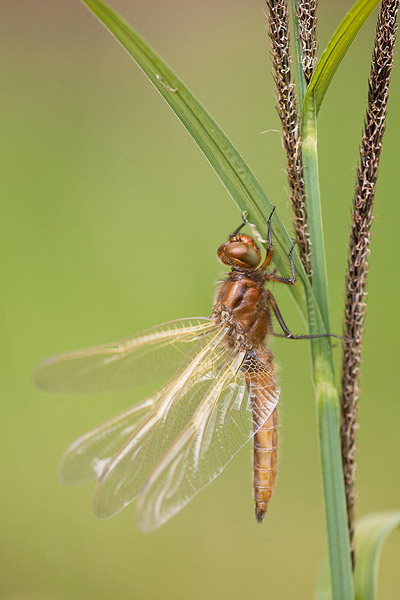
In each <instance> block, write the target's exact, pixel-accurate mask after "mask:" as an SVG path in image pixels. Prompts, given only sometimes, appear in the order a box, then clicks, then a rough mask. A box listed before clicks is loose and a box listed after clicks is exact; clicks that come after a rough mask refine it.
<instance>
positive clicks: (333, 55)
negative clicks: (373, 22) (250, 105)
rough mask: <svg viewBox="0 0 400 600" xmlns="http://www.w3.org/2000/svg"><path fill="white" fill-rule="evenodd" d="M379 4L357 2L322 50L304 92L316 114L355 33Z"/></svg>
mask: <svg viewBox="0 0 400 600" xmlns="http://www.w3.org/2000/svg"><path fill="white" fill-rule="evenodd" d="M379 2H380V0H358V1H357V2H356V3H355V4H354V5H353V7H352V8H351V9H350V11H349V12H348V13H347V15H346V16H345V17H344V19H343V21H342V22H341V23H340V25H339V27H338V28H337V29H336V31H335V33H334V34H333V36H332V37H331V39H330V41H329V43H328V46H327V48H326V50H324V52H323V54H322V56H321V58H320V59H319V61H318V63H317V65H316V67H315V71H314V74H313V76H312V77H311V81H310V84H309V86H308V88H307V92H306V100H305V103H306V102H307V99H309V98H310V97H311V96H313V97H314V100H315V108H316V112H317V113H318V111H319V109H320V106H321V102H322V100H323V98H324V96H325V93H326V91H327V89H328V87H329V84H330V82H331V80H332V77H333V76H334V74H335V72H336V69H337V68H338V66H339V65H340V63H341V62H342V60H343V58H344V56H345V54H346V52H347V50H348V49H349V47H350V45H351V43H352V41H353V40H354V38H355V37H356V35H357V33H358V32H359V31H360V29H361V27H362V26H363V24H364V23H365V21H366V20H367V19H368V17H369V15H370V14H371V13H372V11H373V10H374V8H375V7H376V6H378V4H379Z"/></svg>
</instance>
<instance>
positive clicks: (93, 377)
mask: <svg viewBox="0 0 400 600" xmlns="http://www.w3.org/2000/svg"><path fill="white" fill-rule="evenodd" d="M217 327H218V326H217ZM215 328H216V325H215V323H214V322H213V321H211V320H210V319H207V318H202V317H199V318H194V319H179V320H176V321H170V322H169V323H164V324H163V325H160V326H158V327H153V328H151V329H147V330H146V331H143V332H142V333H139V334H137V335H135V336H133V337H131V338H127V339H126V340H123V341H121V342H115V343H111V344H105V345H103V346H96V347H93V348H86V349H85V350H77V351H75V352H69V353H66V354H59V355H57V356H54V357H51V358H48V359H46V360H44V361H43V362H42V363H41V364H40V365H39V367H38V368H37V370H36V374H35V381H36V384H37V385H38V386H39V387H40V388H41V389H44V390H46V391H50V392H64V393H72V392H97V391H110V390H124V389H131V388H133V387H137V386H139V385H143V384H145V383H148V382H154V381H163V380H164V381H166V380H167V379H168V378H169V377H171V376H172V375H173V373H174V372H175V370H176V368H177V367H178V366H179V364H180V363H181V361H182V359H183V358H184V357H185V355H186V354H187V353H188V351H189V350H190V345H191V344H193V343H194V342H196V341H197V340H198V339H199V338H200V337H201V336H203V335H205V334H206V333H208V332H209V331H211V330H213V329H215Z"/></svg>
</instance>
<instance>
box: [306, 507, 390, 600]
mask: <svg viewBox="0 0 400 600" xmlns="http://www.w3.org/2000/svg"><path fill="white" fill-rule="evenodd" d="M396 527H400V512H399V511H397V512H387V513H376V514H372V515H369V516H367V517H364V518H363V519H361V520H360V521H359V522H358V523H357V525H356V536H355V543H356V568H355V573H354V587H355V598H356V600H376V597H377V596H376V587H377V581H378V564H379V558H380V554H381V552H382V546H383V543H384V542H385V540H386V538H387V537H388V535H389V534H390V533H391V532H392V531H393V530H394V529H395V528H396ZM315 600H332V591H331V583H330V577H329V564H328V561H327V560H325V561H324V563H323V565H322V568H321V571H320V576H319V580H318V586H317V592H316V596H315Z"/></svg>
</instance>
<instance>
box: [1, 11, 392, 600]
mask: <svg viewBox="0 0 400 600" xmlns="http://www.w3.org/2000/svg"><path fill="white" fill-rule="evenodd" d="M350 5H351V3H350V2H336V3H330V2H328V1H327V0H322V1H321V3H320V9H319V35H320V40H321V43H320V47H323V46H324V44H325V43H326V41H327V40H328V38H329V35H330V33H331V32H332V31H333V29H334V27H335V26H336V24H337V23H338V22H339V21H340V18H341V16H342V15H343V14H344V12H345V11H346V10H347V9H348V8H349V7H350ZM113 6H114V7H115V8H116V9H118V10H119V11H120V12H122V13H123V14H124V16H125V17H126V18H127V19H128V20H129V21H130V22H131V23H132V24H133V25H134V26H135V27H136V28H137V29H138V30H139V31H140V32H141V33H142V34H143V35H144V36H145V37H147V39H148V40H149V41H150V42H151V43H152V45H153V46H155V47H156V48H157V50H158V51H159V52H160V53H161V54H162V55H163V56H164V57H165V58H166V60H167V61H168V62H169V64H170V65H171V66H172V67H173V68H174V69H175V70H176V71H177V72H178V73H179V74H180V75H181V76H182V77H183V78H184V80H185V81H186V83H187V84H188V85H189V86H190V87H191V88H192V90H193V91H194V92H195V93H196V94H197V96H198V97H199V98H200V100H201V101H202V102H203V103H204V104H205V106H206V107H207V108H208V109H209V110H210V112H211V113H212V114H213V115H214V117H215V118H216V119H217V121H218V122H219V123H220V125H221V126H222V127H223V129H224V130H225V131H226V132H227V133H228V135H229V136H230V138H231V139H232V140H233V142H234V143H235V144H236V145H237V147H238V148H239V149H240V151H241V152H242V153H243V155H244V156H245V158H246V159H247V160H248V162H249V163H250V165H251V167H252V168H253V169H254V171H255V172H256V174H257V176H258V177H259V179H260V181H261V182H262V184H263V185H264V187H265V190H266V191H267V193H268V195H269V197H270V199H271V201H272V202H273V203H274V204H277V206H278V211H279V214H280V216H281V218H283V219H284V220H285V222H286V224H287V225H288V227H290V215H289V210H288V200H287V195H288V194H287V184H286V180H285V173H284V156H283V152H282V149H281V141H280V136H279V134H278V133H276V132H274V131H270V132H269V133H264V134H263V135H260V132H262V131H265V130H274V129H278V128H279V123H278V118H277V115H276V111H275V108H274V105H275V98H274V92H273V87H272V79H271V75H270V71H271V66H270V62H269V57H268V44H267V40H266V31H265V18H264V15H263V3H262V2H252V3H250V4H249V3H243V2H240V1H239V0H223V1H221V2H218V3H214V2H211V1H210V0H206V2H203V3H201V5H199V3H198V2H195V1H194V0H188V1H187V2H185V3H182V2H178V1H177V0H170V1H168V2H160V1H157V0H114V1H113ZM1 9H2V10H1V13H2V16H1V21H0V29H1V36H0V45H1V51H0V62H1V67H2V69H1V72H2V84H1V88H2V92H1V95H0V103H1V110H0V123H1V132H2V135H1V138H2V144H1V150H0V152H1V165H2V177H1V183H0V186H1V197H2V200H1V209H0V210H1V219H0V227H1V237H0V246H1V250H0V252H1V261H0V262H1V267H0V268H1V289H2V292H1V294H0V314H1V328H2V335H1V338H2V344H1V350H0V352H1V354H2V356H1V364H2V378H1V379H2V385H1V389H2V419H1V420H2V434H1V447H2V450H1V454H2V459H1V465H2V466H1V468H2V491H1V515H2V517H1V536H0V545H1V556H0V565H1V566H0V571H1V576H0V581H1V583H0V586H1V587H0V590H1V592H0V595H1V597H2V598H13V599H14V598H15V599H17V598H23V599H25V600H27V599H38V598H44V599H55V600H56V599H60V600H63V599H68V600H69V599H72V598H74V599H82V600H83V599H93V598H113V599H115V600H120V599H127V598H148V599H155V598H165V599H170V598H171V599H172V598H174V599H176V600H183V599H187V598H191V599H200V598H205V597H207V598H229V599H230V600H236V599H242V598H255V597H256V595H257V597H259V596H260V595H261V597H266V598H267V597H268V598H273V599H286V598H312V596H313V591H314V586H315V581H316V578H317V574H318V571H319V567H320V564H321V561H322V559H323V557H324V555H325V552H326V538H325V525H324V517H323V503H322V494H321V479H320V468H319V454H318V439H317V431H316V424H315V410H314V399H313V391H312V385H311V382H310V360H309V349H308V345H307V343H306V342H290V341H286V340H277V341H276V342H274V349H275V353H276V359H277V362H278V363H279V365H280V378H281V380H282V384H283V393H282V399H281V403H280V424H281V427H280V463H279V475H278V483H277V487H276V491H275V494H274V497H273V500H272V503H271V505H270V508H269V511H268V514H267V517H266V519H265V521H264V523H263V525H262V526H259V525H257V524H256V522H255V518H254V514H253V504H252V490H251V448H250V445H249V446H248V447H246V448H245V449H244V450H242V452H240V453H239V455H238V456H237V457H236V458H235V460H234V461H233V462H232V463H231V464H230V465H229V466H228V468H227V469H226V470H225V471H224V473H223V474H222V475H221V477H219V478H218V479H217V480H216V481H215V483H214V484H213V485H211V486H209V487H208V488H207V489H206V490H204V491H203V492H202V493H201V494H200V495H199V496H197V497H196V498H195V499H194V501H193V502H191V503H190V504H189V505H188V507H187V508H186V509H185V510H184V511H182V512H181V513H180V514H179V515H178V516H177V517H175V518H174V519H173V520H171V521H170V522H169V523H168V524H167V525H165V526H164V527H162V528H161V529H160V530H158V531H156V532H155V533H153V534H150V535H145V534H142V533H141V532H140V531H138V530H137V529H136V527H135V522H134V507H133V506H131V507H129V508H128V509H127V510H125V511H123V512H122V513H121V514H119V515H118V516H116V517H115V518H113V519H111V520H109V521H99V520H97V519H96V518H95V516H94V515H93V513H92V509H91V494H92V486H90V485H88V486H83V487H77V488H68V487H63V486H62V485H61V484H60V483H59V482H58V480H57V476H56V468H57V463H58V461H59V458H60V456H61V454H62V452H63V451H64V449H65V448H66V446H67V445H68V444H69V443H70V442H71V441H72V440H73V439H74V438H76V437H78V436H79V435H80V434H82V433H84V432H86V431H87V430H89V429H90V428H92V427H93V426H94V425H96V424H98V423H100V422H102V421H103V420H106V419H107V418H109V417H111V416H112V415H114V414H116V413H117V412H118V411H120V410H122V409H123V408H124V407H126V406H129V404H131V403H132V402H134V401H135V400H138V399H140V397H141V394H140V392H132V393H124V394H111V395H98V396H91V397H66V396H65V397H61V396H60V397H55V396H46V395H45V394H42V393H40V392H39V391H37V390H36V389H35V388H34V385H33V383H32V373H33V371H34V369H35V365H36V364H37V363H38V362H39V361H40V360H41V359H42V358H43V357H45V356H47V355H49V354H54V353H55V352H59V351H63V350H69V349H74V348H79V347H85V346H89V345H93V344H97V343H102V342H106V341H111V340H115V339H119V338H122V337H125V336H127V335H129V334H131V333H134V332H136V331H139V330H141V329H144V328H146V327H149V326H151V325H154V324H157V323H161V322H163V321H166V320H169V319H174V318H178V317H181V316H197V315H206V316H207V315H209V314H210V311H211V303H212V296H213V284H214V281H215V280H216V279H217V278H218V277H219V275H220V273H221V271H222V270H223V269H222V268H221V265H219V264H218V262H217V259H216V248H217V246H218V245H219V244H220V243H221V242H222V241H223V240H224V239H225V237H226V235H227V234H228V232H230V231H231V230H232V229H233V228H234V227H236V226H237V225H238V223H239V221H240V216H239V214H238V212H237V210H236V209H235V207H234V205H233V202H232V201H231V200H230V198H229V197H228V195H227V194H226V192H225V191H224V189H223V187H222V186H221V184H220V183H219V181H218V179H217V178H216V177H215V175H214V173H213V172H212V170H211V169H210V168H209V166H208V164H207V163H206V161H205V160H204V158H203V157H202V156H201V154H200V153H199V151H198V149H197V148H196V146H195V145H194V143H193V142H192V141H191V139H190V138H189V136H188V135H187V134H186V132H185V131H184V130H183V128H182V127H181V126H180V124H179V123H178V121H177V120H176V118H175V117H174V115H173V114H172V112H171V111H170V110H169V109H168V107H167V106H166V105H165V104H164V103H163V102H162V101H161V99H160V97H159V96H158V94H156V93H155V91H154V89H152V87H151V85H150V84H149V83H148V82H147V81H146V79H145V78H144V76H143V75H142V74H141V73H140V71H139V70H138V69H137V68H136V66H135V65H134V63H133V62H132V61H131V60H130V58H129V57H128V56H127V55H126V54H125V53H124V52H123V51H122V49H121V48H120V47H119V46H118V45H117V44H116V43H115V42H114V41H113V39H112V38H111V37H110V35H109V34H108V33H107V32H106V31H105V30H104V29H103V28H102V27H101V26H100V24H99V23H98V22H96V20H95V19H94V18H93V17H92V16H91V15H90V14H89V12H88V11H87V10H86V9H85V8H84V7H83V6H82V5H81V4H80V3H79V2H78V0H76V1H74V0H70V1H66V0H48V1H45V0H37V1H36V2H31V1H30V0H19V1H18V2H15V0H2V2H1ZM375 20H376V17H375V15H374V17H373V18H372V19H371V20H370V21H369V22H368V24H367V26H366V27H365V28H364V29H363V31H362V32H361V33H360V35H359V37H358V39H357V40H356V42H355V44H354V46H353V47H352V48H351V50H350V52H349V54H348V55H347V57H346V59H345V62H344V64H343V65H342V66H341V67H340V69H339V71H338V73H337V76H336V78H335V80H334V82H333V84H332V86H331V88H330V90H329V92H328V94H327V96H326V98H325V102H324V105H323V107H322V110H321V115H320V127H319V148H320V170H321V186H322V197H323V204H324V219H325V233H326V246H327V259H328V268H329V277H330V280H329V281H330V303H331V311H332V329H333V330H334V331H335V332H338V333H339V332H340V331H341V319H342V312H343V278H344V269H345V262H346V254H347V249H346V247H347V232H348V227H349V222H350V203H351V200H352V193H353V185H354V178H355V173H354V166H355V164H356V162H357V154H358V144H359V138H360V131H361V126H362V121H363V114H364V109H365V100H366V94H367V82H366V79H367V75H368V70H369V59H370V54H371V49H372V40H373V32H374V23H375ZM399 98H400V79H399V71H398V65H397V69H395V71H394V77H393V82H392V92H391V99H390V115H389V122H388V130H387V133H386V136H385V140H384V151H383V155H382V163H381V169H380V178H379V182H378V189H377V197H376V211H375V214H376V216H377V218H376V220H375V222H374V228H373V231H374V236H373V241H372V253H371V269H370V276H369V288H368V291H369V296H368V298H369V300H368V302H369V304H368V320H367V332H366V338H365V352H364V366H363V377H362V389H363V393H362V399H361V404H360V424H361V426H360V429H359V436H358V447H359V450H358V470H357V478H358V483H357V493H358V504H357V513H358V515H359V516H362V515H364V514H367V513H369V512H371V511H376V510H382V509H385V510H386V509H398V508H399V504H400V501H399V500H400V499H399V496H400V482H399V468H398V457H399V451H400V442H399V435H398V429H399V425H398V421H399V419H400V404H399V394H398V391H397V390H398V372H399V368H398V336H399V318H398V295H399V292H400V287H399V286H400V283H399V277H398V267H397V264H396V262H397V254H396V252H397V249H398V239H399V233H398V222H399V217H400V204H399V202H398V189H399V184H400V169H399V162H398V161H399V148H398V144H399V142H398V140H399V139H400V119H399V114H398V107H399ZM276 295H277V297H278V299H279V302H280V305H281V309H282V312H283V314H284V315H285V317H286V320H287V322H288V323H289V325H290V326H291V328H292V329H293V330H294V331H296V332H298V333H300V332H303V331H304V325H303V324H302V322H301V321H300V319H299V316H298V314H297V310H296V308H295V306H294V305H293V303H292V300H291V297H290V296H289V294H288V293H287V291H286V290H285V289H283V290H282V289H279V286H277V287H276ZM335 352H336V359H337V360H338V361H339V360H340V351H339V348H337V349H336V351H335ZM399 559H400V543H399V536H398V534H395V535H393V536H392V537H391V538H390V539H389V542H388V543H387V545H386V546H385V549H384V552H383V561H382V569H381V576H380V583H379V591H380V593H381V595H380V598H382V599H393V598H395V597H399V596H400V582H399V578H398V563H399Z"/></svg>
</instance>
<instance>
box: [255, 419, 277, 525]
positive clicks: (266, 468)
mask: <svg viewBox="0 0 400 600" xmlns="http://www.w3.org/2000/svg"><path fill="white" fill-rule="evenodd" d="M277 461H278V411H277V409H275V410H274V412H273V413H272V414H271V415H270V417H269V418H268V420H267V421H266V422H265V423H264V425H263V426H262V427H261V428H260V429H259V430H258V431H257V433H256V434H255V436H254V467H253V469H254V501H255V505H256V506H255V509H256V517H257V521H258V522H259V523H261V521H262V520H263V518H264V515H265V513H266V512H267V508H268V504H269V501H270V499H271V496H272V492H273V491H274V487H275V481H276V473H277Z"/></svg>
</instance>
